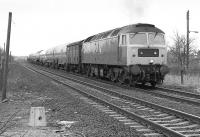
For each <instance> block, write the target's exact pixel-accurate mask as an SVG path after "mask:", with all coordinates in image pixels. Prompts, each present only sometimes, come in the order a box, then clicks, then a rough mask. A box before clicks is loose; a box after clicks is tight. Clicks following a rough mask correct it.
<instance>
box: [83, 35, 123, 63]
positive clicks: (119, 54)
mask: <svg viewBox="0 0 200 137" xmlns="http://www.w3.org/2000/svg"><path fill="white" fill-rule="evenodd" d="M82 55H83V59H82V63H87V64H106V65H126V48H125V47H119V40H118V37H113V38H107V39H102V40H99V41H93V42H87V43H84V44H83V53H82Z"/></svg>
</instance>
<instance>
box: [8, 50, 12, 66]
mask: <svg viewBox="0 0 200 137" xmlns="http://www.w3.org/2000/svg"><path fill="white" fill-rule="evenodd" d="M11 60H12V55H11V51H10V57H9V62H10V63H11Z"/></svg>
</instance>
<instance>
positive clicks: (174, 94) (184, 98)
mask: <svg viewBox="0 0 200 137" xmlns="http://www.w3.org/2000/svg"><path fill="white" fill-rule="evenodd" d="M39 68H40V69H43V68H42V67H39ZM50 71H52V70H50ZM73 76H76V77H77V79H80V78H82V77H83V76H82V75H81V76H80V75H79V74H73ZM87 79H88V77H87ZM90 81H93V83H94V84H96V85H97V84H100V85H102V86H103V84H109V85H113V86H118V87H122V88H126V89H129V90H130V89H133V90H137V91H140V92H143V93H145V94H151V95H154V96H158V97H161V98H167V99H170V100H174V101H177V102H182V103H187V104H191V105H195V106H200V94H195V93H191V92H186V91H180V90H174V89H167V88H162V87H156V88H155V89H152V88H150V87H148V86H145V87H144V86H140V85H138V86H137V87H128V86H126V85H118V84H116V83H113V82H109V81H105V80H100V79H94V78H91V79H90ZM102 83H103V84H102ZM143 87H144V88H143Z"/></svg>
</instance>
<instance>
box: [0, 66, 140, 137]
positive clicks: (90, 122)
mask: <svg viewBox="0 0 200 137" xmlns="http://www.w3.org/2000/svg"><path fill="white" fill-rule="evenodd" d="M7 91H8V92H7V98H8V101H7V102H5V103H0V120H1V123H0V126H2V123H3V122H5V121H6V120H7V119H8V118H9V117H10V115H12V114H13V113H14V112H15V111H19V112H18V113H17V115H16V116H15V117H14V118H13V119H12V121H10V126H9V127H8V128H7V130H6V131H5V132H4V133H3V134H2V135H0V136H6V135H8V136H15V137H18V136H19V137H21V136H24V137H31V136H34V137H36V136H37V137H38V136H41V137H44V136H49V137H50V136H52V137H53V136H54V137H56V136H60V135H61V134H62V133H63V132H60V131H61V129H62V128H61V126H60V125H58V124H57V123H58V122H59V121H70V122H71V121H73V122H75V123H73V124H70V125H68V126H67V127H66V129H65V134H68V135H69V136H73V135H74V136H75V134H77V135H76V136H78V135H79V136H81V135H82V136H85V137H132V136H140V135H139V134H138V133H137V132H135V130H134V129H133V128H129V127H128V126H125V125H123V123H120V122H119V121H117V120H116V119H114V118H112V117H109V116H108V115H106V114H105V113H103V112H101V111H99V110H98V109H96V108H94V107H92V106H91V105H89V104H87V103H85V102H84V101H82V100H81V99H80V98H81V95H77V94H76V95H74V94H73V93H74V92H75V91H73V90H72V89H70V88H68V87H65V86H62V85H60V84H57V83H55V82H54V81H52V80H50V79H49V78H46V77H44V76H41V75H39V74H37V73H34V72H32V71H30V70H27V69H26V68H24V67H22V66H21V65H20V64H18V63H12V64H10V71H9V77H8V89H7ZM40 106H42V107H45V110H46V119H47V126H46V127H30V126H28V122H29V116H30V108H31V107H40Z"/></svg>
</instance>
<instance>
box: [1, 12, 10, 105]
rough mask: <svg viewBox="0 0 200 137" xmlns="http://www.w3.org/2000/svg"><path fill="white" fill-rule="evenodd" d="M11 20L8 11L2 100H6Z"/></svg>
mask: <svg viewBox="0 0 200 137" xmlns="http://www.w3.org/2000/svg"><path fill="white" fill-rule="evenodd" d="M11 21H12V12H9V18H8V30H7V41H6V60H5V68H4V72H3V85H2V86H3V87H2V101H3V102H4V100H6V87H7V74H8V73H7V72H8V60H9V47H10V33H11Z"/></svg>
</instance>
